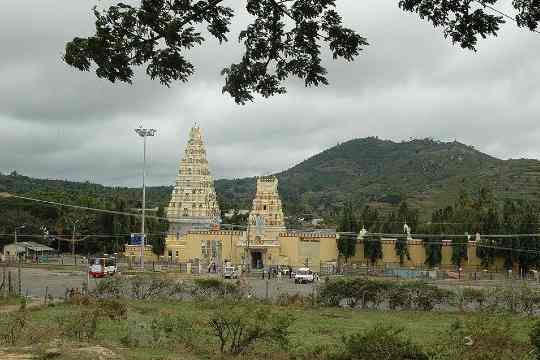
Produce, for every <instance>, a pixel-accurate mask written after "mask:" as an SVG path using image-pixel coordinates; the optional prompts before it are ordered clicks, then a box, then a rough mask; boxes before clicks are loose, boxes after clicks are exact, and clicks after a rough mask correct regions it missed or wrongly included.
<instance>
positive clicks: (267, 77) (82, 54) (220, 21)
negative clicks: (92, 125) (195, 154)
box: [64, 0, 540, 104]
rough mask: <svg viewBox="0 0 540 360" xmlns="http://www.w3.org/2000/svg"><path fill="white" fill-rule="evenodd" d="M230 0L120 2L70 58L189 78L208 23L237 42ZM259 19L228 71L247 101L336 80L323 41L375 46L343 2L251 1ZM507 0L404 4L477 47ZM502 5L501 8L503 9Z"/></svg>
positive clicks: (527, 16)
mask: <svg viewBox="0 0 540 360" xmlns="http://www.w3.org/2000/svg"><path fill="white" fill-rule="evenodd" d="M221 2H223V0H141V1H140V4H139V5H138V6H132V5H128V4H124V3H118V4H116V5H113V6H110V7H109V8H107V9H105V10H102V11H101V10H97V8H95V9H94V14H95V17H96V23H95V25H96V33H95V35H93V36H90V37H87V38H81V37H76V38H74V39H73V40H72V41H71V42H69V43H67V44H66V49H65V54H64V61H65V62H66V63H67V64H69V65H71V66H73V67H75V68H76V69H79V70H81V71H89V70H90V69H91V68H92V67H93V66H95V68H96V69H95V72H96V75H97V76H98V77H100V78H104V79H107V80H109V81H111V82H116V81H121V82H127V83H131V82H132V81H133V76H134V68H136V67H138V66H143V65H146V73H147V75H148V76H149V77H150V78H152V79H159V81H160V82H161V83H162V84H163V85H166V86H170V85H171V84H172V83H173V82H174V81H183V82H185V81H188V79H189V77H190V76H191V75H192V74H193V73H194V71H195V66H194V65H193V64H192V63H191V62H190V61H189V60H188V59H186V57H185V50H186V49H189V48H191V47H194V46H197V45H201V44H202V43H203V42H204V40H205V39H204V38H203V36H202V35H201V31H202V28H203V27H204V26H206V30H207V31H208V32H209V34H210V35H211V36H213V37H215V38H216V39H218V41H219V42H220V43H221V42H224V41H227V40H228V37H227V34H228V32H229V25H230V23H231V19H232V18H233V16H234V12H233V10H232V9H231V8H228V7H226V6H222V5H220V3H221ZM243 2H244V3H245V7H246V9H247V12H248V13H249V14H250V15H251V17H252V21H251V23H250V24H249V25H248V26H247V28H246V29H244V30H243V31H241V32H240V34H239V36H238V40H239V41H240V42H241V43H242V44H243V47H244V49H243V55H242V56H241V58H240V61H239V62H237V63H233V64H230V65H229V66H227V67H225V68H224V69H223V70H222V72H221V73H222V75H223V76H224V77H225V84H224V86H223V88H222V92H223V93H228V94H229V95H231V96H232V97H233V98H234V100H235V101H236V102H237V103H238V104H246V103H247V102H249V101H253V99H254V95H255V94H259V95H262V96H263V97H270V96H273V95H276V94H284V93H285V92H286V91H287V90H286V86H285V82H286V81H287V80H288V79H289V78H291V77H296V78H299V79H301V80H303V82H304V85H305V86H306V87H310V86H315V87H318V86H321V85H328V83H329V81H328V78H327V70H326V68H325V67H324V66H323V64H322V56H321V52H322V48H323V47H324V46H327V47H328V50H329V51H330V53H331V54H332V57H333V58H334V59H344V60H346V61H353V60H354V59H355V58H356V57H357V56H358V55H359V54H360V52H361V51H362V50H363V48H364V47H366V46H367V45H368V42H367V40H366V38H365V37H363V36H361V35H359V34H358V33H357V32H356V31H354V30H352V29H349V28H347V27H345V26H343V24H342V17H341V15H340V14H339V13H338V12H337V10H336V1H335V0H243ZM498 3H499V0H400V1H399V2H398V5H399V7H400V8H401V9H403V10H404V11H408V12H414V13H417V14H418V15H419V16H420V18H421V19H426V20H427V21H429V22H431V23H432V24H433V26H434V27H441V28H442V29H443V34H444V36H445V37H446V38H449V39H450V40H451V41H452V43H454V44H459V45H460V46H461V47H462V48H465V49H470V50H474V51H476V46H477V43H478V38H479V37H481V38H486V37H488V36H497V34H498V32H499V30H500V26H501V25H502V24H504V23H505V20H504V18H503V16H502V15H501V14H500V13H497V10H496V9H494V8H493V5H496V4H498ZM512 5H513V7H514V8H515V9H516V10H517V11H518V13H517V15H516V18H515V20H516V22H517V24H518V26H520V27H527V28H529V29H530V30H536V28H537V26H538V21H540V0H513V2H512ZM494 10H495V11H494Z"/></svg>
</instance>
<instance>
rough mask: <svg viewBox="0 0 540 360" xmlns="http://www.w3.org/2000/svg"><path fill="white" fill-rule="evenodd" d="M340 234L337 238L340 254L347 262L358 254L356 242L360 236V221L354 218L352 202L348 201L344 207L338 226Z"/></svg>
mask: <svg viewBox="0 0 540 360" xmlns="http://www.w3.org/2000/svg"><path fill="white" fill-rule="evenodd" d="M337 231H338V232H341V233H344V234H339V238H338V240H337V248H338V251H339V254H340V255H341V256H343V257H344V258H345V262H348V261H349V258H351V257H353V256H354V255H355V254H356V242H357V237H358V223H357V222H356V219H355V218H354V209H353V205H352V203H351V202H349V203H347V204H346V205H345V207H344V208H343V213H342V215H341V221H340V223H339V226H338V228H337Z"/></svg>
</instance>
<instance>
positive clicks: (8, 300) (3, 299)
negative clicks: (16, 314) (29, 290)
mask: <svg viewBox="0 0 540 360" xmlns="http://www.w3.org/2000/svg"><path fill="white" fill-rule="evenodd" d="M21 300H22V299H21V297H19V296H15V295H6V296H2V295H0V306H3V305H19V304H20V303H21Z"/></svg>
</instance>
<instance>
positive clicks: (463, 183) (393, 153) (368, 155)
mask: <svg viewBox="0 0 540 360" xmlns="http://www.w3.org/2000/svg"><path fill="white" fill-rule="evenodd" d="M171 171H175V170H174V169H171ZM275 175H276V176H277V177H278V179H279V189H280V194H281V196H282V199H283V203H284V207H285V212H286V214H287V215H300V214H308V215H312V216H324V217H333V216H335V215H336V213H337V211H339V209H340V208H341V206H342V204H343V203H344V202H345V201H347V200H352V201H354V202H356V203H358V204H371V205H373V206H376V207H378V208H380V209H383V210H384V209H390V208H392V207H394V206H395V205H397V204H399V202H401V201H402V200H407V201H408V202H409V203H411V205H412V206H413V207H416V208H418V209H420V210H421V214H423V215H424V216H425V215H428V214H430V213H431V210H432V209H434V208H436V207H442V206H445V205H448V204H451V203H452V202H453V201H454V200H455V198H456V197H457V195H458V194H459V192H460V191H463V190H464V191H467V192H471V193H476V192H477V191H478V189H479V188H480V187H482V186H486V187H490V188H491V189H492V190H493V192H494V193H495V196H496V197H497V198H498V199H499V200H504V199H528V200H531V201H533V202H540V161H537V160H528V159H521V160H501V159H497V158H495V157H493V156H490V155H487V154H484V153H482V152H480V151H478V150H476V149H475V148H474V147H472V146H468V145H465V144H462V143H460V142H457V141H454V142H441V141H434V140H431V139H421V140H412V141H404V142H393V141H390V140H381V139H379V138H374V137H370V138H363V139H354V140H350V141H347V142H344V143H341V144H338V145H336V146H334V147H332V148H330V149H327V150H325V151H323V152H321V153H319V154H317V155H315V156H313V157H311V158H309V159H307V160H305V161H303V162H301V163H299V164H297V165H296V166H294V167H292V168H290V169H287V170H285V171H283V172H280V173H277V174H275ZM255 183H256V181H255V178H254V177H252V178H242V179H232V180H227V179H220V180H217V181H216V182H215V185H216V191H217V193H218V198H219V201H220V206H221V209H222V210H226V209H229V208H250V206H251V200H252V199H253V196H254V194H255ZM171 190H172V186H158V187H149V188H147V196H148V199H147V202H148V207H158V206H167V203H168V201H169V197H170V193H171ZM0 192H12V193H18V194H34V195H36V194H37V195H40V196H42V197H43V196H45V197H50V196H51V194H54V196H55V197H56V198H57V196H58V194H62V198H63V199H68V200H73V201H78V200H80V199H81V197H87V198H92V199H98V200H103V201H104V202H109V201H110V200H111V199H114V198H117V197H120V198H122V199H124V200H125V201H126V202H127V206H128V207H138V206H140V200H139V199H140V189H137V188H127V187H107V186H103V185H99V184H92V183H89V182H72V181H66V180H45V179H35V178H31V177H27V176H23V175H20V174H17V173H12V174H10V175H2V174H0Z"/></svg>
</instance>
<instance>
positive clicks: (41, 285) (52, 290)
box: [0, 268, 92, 297]
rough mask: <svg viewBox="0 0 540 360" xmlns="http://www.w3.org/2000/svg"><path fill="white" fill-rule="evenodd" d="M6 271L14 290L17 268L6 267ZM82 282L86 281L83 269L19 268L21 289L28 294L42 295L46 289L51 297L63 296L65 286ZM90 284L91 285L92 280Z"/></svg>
mask: <svg viewBox="0 0 540 360" xmlns="http://www.w3.org/2000/svg"><path fill="white" fill-rule="evenodd" d="M8 271H11V280H12V286H13V288H14V289H15V290H16V289H17V286H18V285H17V268H8ZM0 276H1V275H0ZM84 282H86V273H85V272H83V271H77V270H75V271H64V270H55V271H53V270H47V269H42V268H22V269H21V290H22V293H23V294H28V296H35V297H43V296H44V295H45V291H46V290H47V292H48V293H49V294H51V295H52V296H53V297H63V296H64V295H65V292H66V288H81V287H82V284H83V283H84ZM90 285H91V286H92V282H90Z"/></svg>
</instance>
